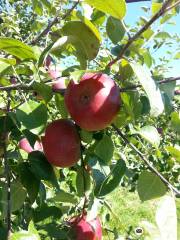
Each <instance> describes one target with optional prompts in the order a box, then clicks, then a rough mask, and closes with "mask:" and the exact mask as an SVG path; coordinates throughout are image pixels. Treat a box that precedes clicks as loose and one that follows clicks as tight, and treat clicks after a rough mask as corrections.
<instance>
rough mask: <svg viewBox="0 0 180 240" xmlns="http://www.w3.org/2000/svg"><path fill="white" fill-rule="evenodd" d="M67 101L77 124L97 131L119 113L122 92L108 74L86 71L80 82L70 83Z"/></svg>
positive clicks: (66, 95)
mask: <svg viewBox="0 0 180 240" xmlns="http://www.w3.org/2000/svg"><path fill="white" fill-rule="evenodd" d="M65 103H66V107H67V109H68V111H69V113H70V115H71V117H72V119H73V120H74V121H75V122H76V124H77V125H79V126H80V127H81V128H82V129H85V130H87V131H97V130H101V129H104V128H106V127H107V126H108V125H109V124H110V123H111V122H112V121H113V119H114V118H115V116H116V115H117V113H118V111H119V107H120V92H119V88H118V87H117V85H116V84H115V82H114V81H113V80H112V79H111V78H110V77H109V76H107V75H106V74H102V73H86V74H85V75H84V76H83V77H82V79H81V80H80V82H79V83H75V82H74V81H71V82H70V83H69V84H68V87H67V90H66V93H65Z"/></svg>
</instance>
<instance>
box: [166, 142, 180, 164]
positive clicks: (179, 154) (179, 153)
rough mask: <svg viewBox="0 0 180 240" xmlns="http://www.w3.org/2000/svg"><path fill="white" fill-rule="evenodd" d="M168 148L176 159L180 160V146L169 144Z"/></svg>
mask: <svg viewBox="0 0 180 240" xmlns="http://www.w3.org/2000/svg"><path fill="white" fill-rule="evenodd" d="M166 150H167V151H168V152H169V153H170V154H171V155H172V156H173V157H174V158H175V159H176V161H177V162H180V146H177V145H175V146H167V147H166Z"/></svg>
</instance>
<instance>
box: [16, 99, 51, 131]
mask: <svg viewBox="0 0 180 240" xmlns="http://www.w3.org/2000/svg"><path fill="white" fill-rule="evenodd" d="M16 116H17V119H18V121H19V122H21V124H22V125H23V129H26V128H27V129H28V130H30V131H31V132H32V133H34V134H39V133H41V132H42V131H43V129H44V127H45V125H46V122H47V108H46V106H45V105H44V104H42V103H38V102H35V101H32V100H29V101H28V102H26V103H24V104H23V105H21V107H20V108H19V109H17V111H16Z"/></svg>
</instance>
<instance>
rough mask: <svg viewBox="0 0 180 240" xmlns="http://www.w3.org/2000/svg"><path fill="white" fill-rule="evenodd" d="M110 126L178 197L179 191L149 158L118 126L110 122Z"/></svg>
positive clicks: (179, 195)
mask: <svg viewBox="0 0 180 240" xmlns="http://www.w3.org/2000/svg"><path fill="white" fill-rule="evenodd" d="M112 127H113V128H114V130H115V131H116V132H117V134H118V135H119V136H120V137H121V138H122V139H123V141H124V143H126V144H128V145H129V146H130V147H131V149H132V150H134V151H135V152H136V153H137V155H138V156H139V157H140V158H141V159H142V160H143V161H144V162H145V163H146V165H147V166H148V168H149V169H150V170H151V171H152V172H153V173H155V174H156V175H157V176H158V177H159V178H160V179H161V180H162V182H163V183H164V184H165V185H166V186H167V187H168V188H169V189H170V190H171V191H173V192H174V193H175V195H176V197H180V191H179V190H178V189H176V188H175V187H174V186H173V185H172V184H171V183H170V182H168V180H167V179H166V178H164V176H163V175H161V173H160V172H159V171H158V170H157V169H156V168H155V167H154V166H153V165H152V164H151V163H150V162H149V160H148V159H147V158H146V157H145V155H144V154H143V153H142V152H140V151H139V149H137V148H136V147H135V146H134V144H132V143H131V142H130V141H129V140H128V139H127V137H126V136H125V135H124V134H123V133H122V132H121V130H120V129H119V128H117V127H116V126H115V125H114V124H112Z"/></svg>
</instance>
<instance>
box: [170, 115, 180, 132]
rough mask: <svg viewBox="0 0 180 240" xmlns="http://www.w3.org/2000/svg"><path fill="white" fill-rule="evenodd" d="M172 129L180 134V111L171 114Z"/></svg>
mask: <svg viewBox="0 0 180 240" xmlns="http://www.w3.org/2000/svg"><path fill="white" fill-rule="evenodd" d="M171 127H172V128H173V129H174V130H175V131H176V132H177V133H178V134H180V111H179V113H178V112H173V113H171Z"/></svg>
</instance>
